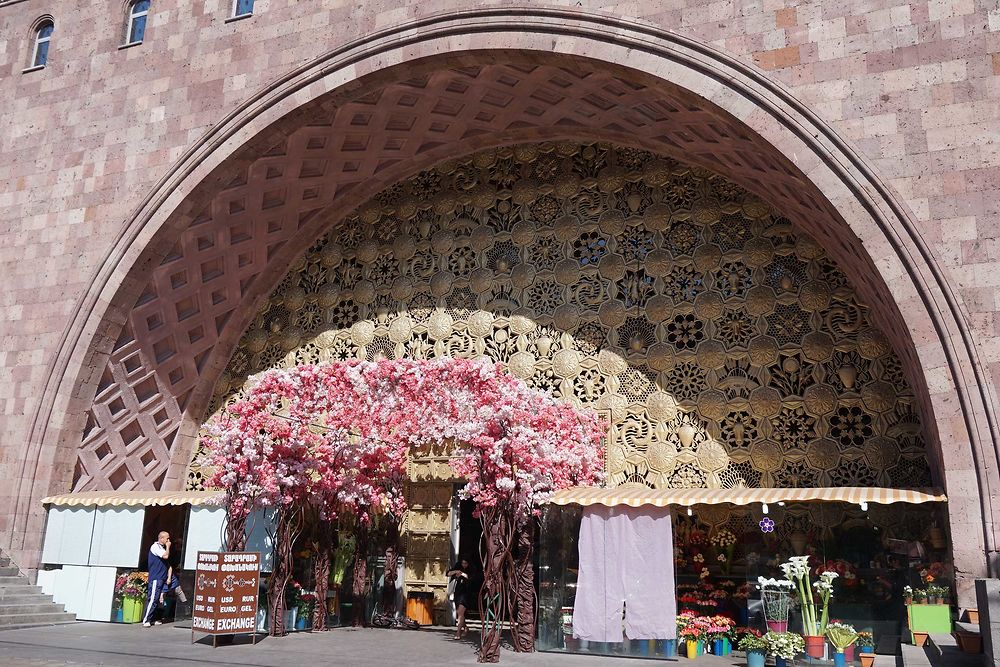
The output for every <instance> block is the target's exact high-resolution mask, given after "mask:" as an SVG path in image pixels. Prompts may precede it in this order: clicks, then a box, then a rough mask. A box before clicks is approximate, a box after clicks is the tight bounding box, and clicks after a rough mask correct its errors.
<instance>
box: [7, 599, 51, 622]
mask: <svg viewBox="0 0 1000 667" xmlns="http://www.w3.org/2000/svg"><path fill="white" fill-rule="evenodd" d="M64 611H66V608H65V607H64V606H63V605H62V604H56V603H55V602H51V601H49V602H42V603H38V602H34V603H26V604H0V619H2V618H4V617H6V616H16V615H18V614H50V613H56V612H64Z"/></svg>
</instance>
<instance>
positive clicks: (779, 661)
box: [764, 632, 806, 667]
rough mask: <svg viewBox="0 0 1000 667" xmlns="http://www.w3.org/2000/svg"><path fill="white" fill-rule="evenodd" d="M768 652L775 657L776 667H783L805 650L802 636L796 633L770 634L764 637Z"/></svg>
mask: <svg viewBox="0 0 1000 667" xmlns="http://www.w3.org/2000/svg"><path fill="white" fill-rule="evenodd" d="M764 641H765V642H767V652H768V653H769V654H770V655H773V656H774V664H775V667H783V666H784V665H786V664H787V662H786V661H788V660H793V659H795V656H797V655H798V654H799V653H802V652H803V651H804V650H805V648H806V645H805V642H804V641H803V640H802V637H801V635H798V634H796V633H794V632H768V633H767V634H766V635H764Z"/></svg>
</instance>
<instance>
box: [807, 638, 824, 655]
mask: <svg viewBox="0 0 1000 667" xmlns="http://www.w3.org/2000/svg"><path fill="white" fill-rule="evenodd" d="M803 639H804V640H805V642H806V655H808V656H809V657H810V658H822V657H823V653H824V652H825V650H826V637H824V636H823V635H806V636H805V637H803Z"/></svg>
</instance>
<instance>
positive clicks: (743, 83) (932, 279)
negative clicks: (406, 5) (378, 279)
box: [15, 9, 996, 573]
mask: <svg viewBox="0 0 1000 667" xmlns="http://www.w3.org/2000/svg"><path fill="white" fill-rule="evenodd" d="M401 35H405V38H400V36H401ZM473 35H474V37H473ZM514 35H516V39H517V43H516V46H517V51H509V50H508V49H509V48H510V47H511V43H512V41H511V40H512V36H514ZM471 40H474V44H475V45H476V47H477V49H478V50H476V51H469V50H468V47H469V45H470V43H472V42H471ZM439 54H447V55H439ZM539 139H575V140H579V141H593V140H595V139H603V140H612V141H615V142H616V143H619V144H622V145H626V146H629V145H631V146H633V147H638V148H642V149H647V150H654V151H656V152H658V153H662V154H665V155H667V156H674V157H680V158H683V159H684V160H685V161H686V162H687V163H690V164H694V165H697V166H701V167H706V168H710V169H714V170H716V171H718V172H720V173H724V174H725V175H727V176H728V177H729V178H731V179H732V180H733V181H734V182H736V183H737V184H739V185H741V186H743V187H746V188H748V189H749V190H751V191H752V192H754V193H755V194H756V195H758V196H759V197H762V198H764V199H765V200H766V201H767V202H768V203H769V204H771V205H772V206H774V207H776V208H778V209H779V210H780V211H781V212H782V213H784V214H785V215H786V216H788V217H790V218H792V219H794V220H796V221H798V222H800V223H801V224H802V225H804V226H805V227H806V230H807V231H808V232H809V233H811V234H812V235H813V236H814V237H815V238H816V240H817V241H818V242H819V243H820V244H821V245H823V246H824V247H825V248H827V249H828V251H829V252H830V254H831V256H832V257H833V258H834V259H835V260H836V261H837V262H838V263H839V264H840V265H841V266H842V268H843V270H844V271H845V273H846V274H847V275H848V276H849V277H850V278H851V279H852V280H853V282H854V283H855V285H856V286H857V289H858V292H859V294H861V295H862V296H863V300H864V301H865V302H866V303H868V304H870V305H871V306H872V308H873V310H874V312H875V313H876V320H877V321H876V323H877V324H878V325H879V326H880V327H881V328H882V329H883V330H884V331H886V332H887V335H888V336H889V338H890V340H891V342H892V345H893V348H894V349H895V350H896V351H897V353H898V354H899V356H900V358H901V360H902V365H903V369H904V372H905V374H906V375H907V377H908V379H909V381H910V382H911V384H912V385H913V387H914V390H915V393H916V395H917V397H918V400H919V403H920V407H921V411H922V415H923V419H924V424H925V429H926V431H925V436H926V438H927V440H928V441H929V442H930V444H931V452H932V456H931V458H932V460H933V462H934V464H935V465H934V466H932V468H933V470H934V471H935V474H936V475H937V477H938V479H939V480H940V481H941V482H942V483H943V484H944V485H945V486H946V487H947V490H948V492H949V496H950V498H951V505H950V506H951V514H952V525H953V529H955V530H962V531H963V534H966V535H973V534H975V535H978V536H980V539H978V540H977V541H976V542H975V543H973V541H972V540H969V541H968V542H967V543H966V544H965V545H963V547H962V549H963V552H962V553H959V554H956V557H957V558H958V559H959V560H960V561H961V563H962V564H961V566H960V567H961V569H962V570H963V571H965V572H968V573H982V572H985V569H986V565H987V558H988V557H992V556H991V554H992V553H993V549H994V533H993V526H992V508H991V506H990V504H989V503H990V500H989V499H990V497H991V489H993V488H994V487H995V481H996V455H995V437H994V436H995V427H994V425H993V420H992V412H991V408H990V401H989V396H990V393H991V391H992V389H991V387H990V384H989V381H988V379H986V378H983V377H981V376H980V369H979V365H978V364H977V363H975V355H976V353H975V349H974V347H973V346H972V345H971V343H970V342H969V341H968V339H967V338H966V337H965V334H964V331H965V329H966V327H965V326H964V322H963V315H962V312H961V308H960V304H958V303H957V301H956V299H955V298H954V296H953V295H952V294H951V293H950V291H949V290H948V288H947V285H946V283H945V282H944V281H943V279H942V278H941V276H940V273H939V271H938V269H937V267H936V265H935V263H934V261H933V258H932V257H931V256H930V254H929V252H928V251H927V250H926V248H925V247H924V246H923V244H922V243H921V241H920V238H919V236H918V235H917V234H916V233H915V232H914V231H913V228H912V226H911V225H910V223H909V220H908V218H907V215H906V212H905V211H904V210H903V209H902V208H901V207H900V206H899V205H898V204H897V203H896V202H895V201H894V200H893V198H892V197H891V194H890V193H888V192H887V191H886V189H885V188H884V187H883V186H882V185H881V184H880V182H879V181H878V180H877V178H876V177H875V176H874V175H872V173H871V172H870V170H869V169H868V168H867V166H866V165H865V164H863V163H862V162H861V160H860V159H859V158H858V157H857V156H856V155H855V154H853V153H852V152H851V151H850V149H849V147H847V146H846V144H844V143H843V142H842V141H841V140H840V139H839V138H838V137H837V136H836V134H835V133H833V132H832V131H831V130H830V129H829V128H828V127H826V126H824V125H823V124H821V123H820V122H819V121H818V120H817V119H816V118H815V117H814V116H812V115H811V114H810V113H809V111H808V110H807V109H806V108H804V107H803V106H802V105H801V104H799V103H798V102H797V101H796V100H794V99H792V98H791V97H790V96H788V95H787V94H786V93H784V92H783V91H782V90H781V89H780V87H779V86H777V85H775V84H774V83H773V82H770V81H768V80H767V79H766V78H764V77H762V76H761V75H759V73H757V72H756V71H754V70H751V69H749V68H746V67H744V66H742V65H740V64H739V63H736V62H734V61H731V60H729V59H727V58H725V57H724V56H722V55H721V54H718V53H716V52H714V51H712V50H710V49H708V48H706V47H704V46H702V45H699V44H696V43H693V42H690V41H688V40H683V39H680V38H678V37H676V36H674V35H671V34H669V33H664V32H662V31H657V30H655V29H652V28H648V27H646V26H642V25H638V24H630V23H627V22H624V21H620V20H612V19H607V18H604V17H600V16H591V15H585V14H580V13H576V12H561V11H558V10H531V11H524V10H518V11H516V12H515V11H512V10H504V9H497V10H482V11H476V12H469V13H466V14H453V15H450V16H448V17H431V18H428V19H424V20H422V21H419V22H417V23H415V24H413V25H409V26H402V27H400V28H398V29H392V30H388V31H386V32H385V33H382V34H378V35H374V36H369V37H368V38H366V39H365V40H364V42H363V43H361V42H359V43H356V44H352V45H349V46H348V47H346V48H345V49H341V50H338V51H337V52H336V53H332V54H330V55H329V56H328V57H326V58H323V59H321V60H320V62H317V63H314V64H312V65H311V66H309V67H306V68H303V69H302V70H299V71H296V72H293V73H291V74H290V75H289V77H288V78H287V79H285V80H284V81H281V82H277V83H276V85H275V86H274V87H273V88H271V89H269V90H268V91H266V92H264V93H263V94H262V95H261V96H259V97H258V98H256V99H255V100H253V101H252V102H251V103H249V104H248V105H246V106H245V107H244V108H242V109H240V110H239V111H238V112H237V113H234V114H233V115H232V116H231V117H230V118H228V119H226V120H225V121H224V122H223V123H220V125H219V127H218V129H217V131H216V132H214V133H213V134H212V135H210V136H209V137H207V138H206V140H205V141H204V142H202V143H200V144H199V145H197V146H195V147H194V148H193V149H192V151H191V152H190V153H189V154H188V155H187V156H185V157H184V158H183V159H182V160H181V161H180V162H179V163H178V165H177V167H176V169H175V170H174V171H173V173H172V174H171V175H170V177H169V178H168V179H166V180H165V181H164V183H162V185H161V187H160V188H158V189H157V191H156V192H154V193H151V194H150V197H149V198H148V200H147V202H146V203H145V205H144V206H143V208H142V209H141V210H140V211H138V212H137V214H136V216H135V217H134V219H133V220H132V221H131V222H130V224H129V225H128V226H127V228H126V230H125V231H124V232H123V235H122V237H121V238H120V241H119V243H118V245H117V246H116V248H115V250H114V251H113V252H112V253H111V254H110V255H109V257H108V258H107V260H106V262H105V264H104V266H103V267H102V269H101V272H100V274H99V275H98V276H96V278H95V281H94V286H93V288H92V290H91V292H90V293H89V294H88V295H87V298H86V301H85V302H84V303H83V304H81V309H80V313H79V315H78V317H77V320H76V321H75V322H74V324H73V325H72V326H71V328H70V330H68V331H67V332H66V336H65V337H64V340H63V343H62V347H61V351H60V354H59V355H58V357H57V359H56V362H55V364H54V366H53V369H52V373H51V376H50V380H49V383H48V389H47V391H46V393H45V395H44V396H43V400H42V401H41V407H40V408H39V410H38V412H37V413H36V415H35V418H34V424H35V425H34V428H33V432H32V437H31V440H30V442H29V450H30V451H29V455H28V457H27V458H26V461H27V463H26V466H25V472H24V474H23V475H22V479H21V482H20V485H21V486H20V489H19V491H18V504H17V507H16V508H15V514H16V521H17V522H16V524H15V533H16V534H17V535H19V536H29V535H30V536H31V538H30V539H31V540H36V541H37V539H38V533H37V531H36V528H37V526H38V525H39V524H40V515H37V514H32V512H31V510H30V509H29V508H30V507H31V503H32V502H33V500H32V499H34V498H37V497H38V496H39V495H41V494H43V493H44V492H45V491H46V490H47V489H41V488H34V487H35V486H36V485H35V482H34V480H35V479H36V478H37V476H38V474H37V471H38V470H39V469H41V468H43V467H47V466H51V467H52V468H53V470H55V471H56V472H55V477H54V479H52V480H51V484H52V485H53V486H54V487H57V488H60V489H61V488H64V487H65V486H70V485H72V486H75V487H76V488H81V489H82V488H98V487H106V486H112V487H116V488H133V487H156V488H166V487H168V486H179V485H180V484H182V478H183V476H184V470H185V467H186V465H187V461H188V460H189V457H190V453H191V450H192V444H193V438H192V436H193V434H194V433H195V431H196V429H197V424H196V417H195V415H199V414H202V413H203V409H204V406H205V405H206V404H207V402H208V400H209V398H210V394H211V388H212V386H213V385H214V384H215V379H216V377H217V376H218V375H219V374H220V373H221V372H222V370H223V367H224V366H225V364H226V361H227V359H228V357H229V355H230V353H231V352H232V350H233V348H234V346H235V344H236V342H237V340H238V339H239V337H240V336H241V334H242V333H243V331H244V329H245V327H246V324H247V323H248V321H249V319H250V317H251V316H252V314H253V313H254V312H255V311H256V309H257V306H258V304H259V303H260V302H261V301H262V300H263V299H264V298H265V297H266V295H267V294H268V293H269V292H270V291H271V289H272V288H273V286H274V285H275V284H277V282H278V281H279V280H280V278H281V276H282V275H283V274H284V273H285V270H286V269H287V267H288V265H289V263H290V262H292V261H294V259H295V258H297V257H299V256H300V255H301V254H302V252H303V251H304V250H305V249H306V248H307V247H308V245H309V244H310V243H312V242H313V241H314V240H315V239H316V238H318V237H319V236H320V234H321V233H322V231H323V230H324V229H327V228H328V227H329V226H330V225H331V224H333V222H334V221H335V220H336V219H337V218H339V217H341V216H342V215H343V214H344V213H346V212H347V211H349V210H351V209H352V208H354V207H355V206H358V205H360V204H361V203H363V202H364V201H367V200H368V199H370V198H371V197H372V196H373V195H374V194H375V193H377V192H379V191H380V190H382V189H383V188H384V187H386V186H389V185H391V184H393V183H395V182H397V181H399V180H400V179H402V178H405V177H407V176H409V175H411V174H413V173H414V172H416V171H418V170H419V169H422V168H426V167H430V166H432V165H434V164H437V163H439V162H440V161H442V160H444V159H447V158H449V157H454V156H456V155H463V154H468V153H470V152H472V151H474V150H476V149H479V148H484V147H489V146H501V145H510V144H513V143H518V142H524V141H531V140H539ZM310 151H317V153H310ZM313 155H316V156H317V157H313ZM890 284H891V285H892V289H890V288H889V287H888V285H890ZM918 352H919V359H920V361H918ZM921 362H922V363H921ZM81 434H82V446H81ZM942 443H946V445H942ZM945 452H947V465H945V464H944V461H945V456H944V454H945ZM29 516H33V517H34V519H33V523H32V524H31V525H28V524H27V522H28V519H29Z"/></svg>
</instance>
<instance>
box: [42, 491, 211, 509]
mask: <svg viewBox="0 0 1000 667" xmlns="http://www.w3.org/2000/svg"><path fill="white" fill-rule="evenodd" d="M221 499H222V494H221V492H219V491H78V492H76V493H63V494H60V495H58V496H49V497H48V498H42V502H43V503H46V504H49V505H68V506H70V507H74V506H88V505H96V506H97V507H113V506H116V505H128V506H133V507H134V506H137V505H141V506H143V507H151V506H154V505H218V504H219V502H220V501H221Z"/></svg>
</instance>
